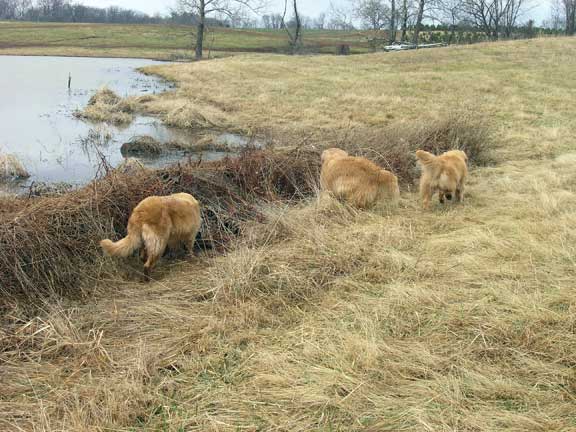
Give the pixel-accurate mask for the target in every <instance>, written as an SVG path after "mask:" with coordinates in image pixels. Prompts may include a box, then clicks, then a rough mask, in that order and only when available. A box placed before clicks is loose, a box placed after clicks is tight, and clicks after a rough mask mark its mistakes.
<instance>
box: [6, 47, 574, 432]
mask: <svg viewBox="0 0 576 432" xmlns="http://www.w3.org/2000/svg"><path fill="white" fill-rule="evenodd" d="M575 67H576V40H574V39H554V40H546V41H542V40H536V41H524V42H510V43H498V44H490V45H478V46H474V47H462V48H449V49H443V50H436V51H426V52H407V53H398V54H387V55H386V54H375V55H363V56H357V57H355V58H353V59H352V58H336V57H334V58H332V57H314V58H309V57H307V58H292V57H290V58H288V57H282V56H273V57H266V56H260V55H252V56H242V57H234V58H227V59H221V60H216V61H213V62H203V63H196V64H185V65H175V66H165V67H161V68H156V69H153V71H154V72H155V73H159V74H162V75H164V76H166V77H168V78H171V79H174V80H177V81H178V83H179V88H178V90H177V91H176V92H175V93H173V94H168V95H164V96H161V97H157V98H155V99H154V100H152V101H151V102H147V103H146V104H145V105H144V106H143V107H142V108H143V109H145V110H148V111H151V112H155V113H157V114H158V115H160V116H162V117H163V118H164V119H165V121H166V122H168V123H171V124H179V125H186V126H189V127H198V126H199V125H198V122H197V121H196V119H197V118H198V116H197V114H198V113H202V115H204V116H205V117H207V118H209V119H210V121H212V122H214V123H216V124H220V125H222V126H225V127H227V128H230V129H238V130H245V131H253V132H258V133H259V134H261V135H262V136H266V137H267V138H269V139H271V140H273V141H275V142H276V143H277V144H278V145H289V144H291V145H292V146H300V147H301V148H306V147H309V148H314V147H316V148H318V147H320V146H326V145H345V146H347V147H348V148H356V149H357V152H358V153H362V152H366V149H367V148H368V147H367V145H366V143H369V144H372V143H374V142H375V141H377V140H380V139H385V138H386V137H387V136H388V137H389V136H391V135H385V134H383V130H387V131H394V130H396V131H402V130H403V129H404V128H407V127H411V128H416V129H417V127H418V124H422V125H423V126H425V125H426V124H429V123H430V122H433V121H438V120H441V119H446V118H453V116H454V115H456V116H458V115H466V116H468V115H472V116H475V115H476V116H477V117H478V118H480V119H482V122H483V123H484V124H487V125H488V126H489V127H490V128H491V129H492V131H493V136H492V138H491V140H490V142H488V141H487V142H486V146H488V147H490V148H494V151H493V156H494V163H493V164H491V165H490V166H484V167H474V168H473V170H472V171H471V176H470V180H469V186H468V195H467V198H466V201H465V202H464V203H463V204H462V205H452V206H447V207H440V206H435V207H434V208H433V209H432V210H431V211H423V210H422V209H421V208H420V205H419V202H418V197H417V195H416V194H415V193H414V192H413V188H412V187H411V185H410V184H405V185H403V191H402V200H401V205H400V208H399V209H397V210H394V211H390V212H387V213H374V212H357V211H354V210H353V209H349V208H346V207H344V206H342V205H341V204H339V203H336V202H334V201H330V200H328V201H326V200H322V201H321V202H319V201H318V200H316V199H315V198H312V199H310V200H309V201H301V202H298V203H292V204H291V205H290V204H287V203H277V202H276V203H274V202H272V203H269V204H267V205H263V207H262V211H263V212H264V213H265V214H266V215H267V218H266V220H265V221H263V222H258V223H256V222H254V223H253V224H251V225H250V226H249V227H247V228H246V231H245V235H244V237H242V238H240V239H238V241H237V242H236V243H235V244H234V245H232V247H231V248H230V249H229V251H228V252H227V254H225V255H216V256H214V255H209V254H203V255H200V256H199V257H197V258H195V259H192V260H190V261H189V262H175V261H172V262H164V263H163V264H162V266H161V268H160V269H159V270H158V273H157V274H156V278H157V281H155V282H153V283H150V284H148V285H145V284H141V283H136V282H131V281H129V280H126V278H125V277H124V275H121V274H118V275H116V276H113V277H111V278H109V279H108V280H105V281H97V282H98V283H99V288H98V290H97V291H96V294H95V295H94V297H92V298H89V299H88V300H87V301H85V302H83V303H75V302H67V301H62V302H59V303H51V304H48V305H46V306H45V307H44V308H43V309H44V312H43V313H42V315H40V316H39V317H36V318H33V319H31V318H30V317H27V316H26V314H25V313H24V312H23V309H24V308H23V306H22V305H19V304H14V305H13V308H12V310H10V311H9V312H8V313H7V314H6V317H5V319H4V326H3V328H2V330H1V333H0V348H1V349H0V361H1V362H2V367H1V369H0V376H1V378H2V383H3V385H2V386H1V387H0V410H1V411H2V413H3V416H2V417H0V428H3V429H5V430H45V431H56V430H74V431H93V430H102V431H104V430H114V431H134V430H162V431H182V430H187V431H188V430H197V431H207V430H211V431H228V430H229V431H237V430H248V431H272V430H275V431H309V430H318V431H350V430H358V431H494V432H495V431H558V432H559V431H571V430H575V429H576V414H575V413H576V410H575V409H574V407H575V403H576V377H575V374H574V367H575V366H576V351H575V350H574V346H575V344H576V300H575V297H574V279H575V276H576V249H575V247H574V244H575V242H576V228H575V227H576V174H575V170H574V163H576V152H575V149H576V121H575V115H574V114H575V113H576V97H575V96H576V94H575V93H576V86H575V84H576V83H575V82H574V80H575V79H576V78H575V77H574V74H573V70H574V68H575ZM451 116H452V117H451ZM398 133H399V134H400V132H398ZM471 133H474V131H471ZM416 136H421V135H416ZM415 144H416V145H420V144H421V145H425V144H426V143H425V142H421V143H418V142H416V143H415ZM372 156H373V157H376V156H377V155H372ZM407 163H410V164H414V161H408V162H407Z"/></svg>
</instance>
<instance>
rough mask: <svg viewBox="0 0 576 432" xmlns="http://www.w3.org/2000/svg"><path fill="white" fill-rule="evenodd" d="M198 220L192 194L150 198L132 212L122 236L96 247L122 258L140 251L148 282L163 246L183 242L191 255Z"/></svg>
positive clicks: (170, 246) (176, 245)
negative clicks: (124, 234) (126, 233)
mask: <svg viewBox="0 0 576 432" xmlns="http://www.w3.org/2000/svg"><path fill="white" fill-rule="evenodd" d="M200 221H201V219H200V205H199V204H198V201H196V199H194V197H193V196H192V195H190V194H187V193H177V194H173V195H168V196H151V197H148V198H145V199H144V200H142V201H141V202H140V203H139V204H138V205H137V206H136V207H135V208H134V210H133V211H132V214H131V215H130V218H129V219H128V235H127V236H126V237H124V238H123V239H122V240H120V241H117V242H115V243H114V242H112V241H111V240H102V241H101V242H100V246H101V247H102V249H103V250H104V252H106V253H107V254H108V255H111V256H119V257H124V258H126V257H128V256H130V255H131V254H132V253H133V252H134V251H136V250H140V257H141V258H142V260H143V261H145V263H144V277H145V278H146V280H149V279H150V271H151V270H152V268H153V267H154V265H155V264H156V262H157V261H158V259H159V258H160V257H161V256H162V255H163V254H164V251H165V250H166V247H169V248H170V249H175V248H177V247H178V246H180V245H181V243H184V244H185V245H186V247H187V249H188V252H189V253H190V254H192V251H193V246H194V240H195V239H196V234H197V233H198V231H199V230H200V223H201V222H200Z"/></svg>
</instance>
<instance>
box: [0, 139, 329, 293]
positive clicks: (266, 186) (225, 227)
mask: <svg viewBox="0 0 576 432" xmlns="http://www.w3.org/2000/svg"><path fill="white" fill-rule="evenodd" d="M262 153H263V152H262V151H260V150H251V149H248V150H246V151H245V152H243V154H242V155H241V156H240V157H239V158H238V159H231V158H227V159H224V160H222V161H218V162H213V163H201V164H198V163H193V162H190V163H187V164H180V165H178V166H174V167H171V168H167V169H163V170H159V171H148V170H141V171H140V172H138V171H136V172H134V171H132V172H130V173H128V174H123V173H122V172H118V171H115V170H112V171H110V172H109V173H108V175H106V176H105V177H104V178H102V179H100V180H97V181H94V182H93V183H91V184H90V185H88V186H86V187H85V188H83V189H80V190H77V191H73V192H71V193H69V194H66V195H63V196H59V197H40V198H37V199H18V200H16V201H17V202H18V203H19V204H16V205H14V206H12V211H10V212H2V213H0V250H1V251H2V254H0V287H1V290H2V291H3V294H4V298H8V297H10V296H25V297H28V298H29V299H31V300H34V299H37V298H39V297H44V296H46V295H49V294H51V293H56V294H57V295H64V296H75V295H81V294H82V289H83V287H84V286H85V284H84V282H86V281H87V280H92V279H94V278H99V277H101V276H102V275H104V274H106V273H107V272H108V271H109V270H107V269H109V268H110V266H102V263H103V258H102V253H101V251H100V248H99V247H98V242H99V241H100V240H101V239H102V238H119V237H121V236H124V235H125V234H126V232H125V230H126V223H127V221H128V217H129V215H130V212H131V210H132V208H134V206H135V205H136V204H137V203H138V202H140V201H141V200H142V199H144V198H145V197H147V196H150V195H167V194H171V193H176V192H188V193H191V194H192V195H194V196H195V197H196V198H197V199H198V200H199V201H200V203H201V204H202V210H203V227H202V232H201V239H199V241H198V244H199V246H200V247H210V248H219V247H222V246H223V245H225V244H226V243H227V242H228V241H229V240H230V239H231V238H233V237H235V236H237V235H238V234H239V233H240V232H241V228H242V222H243V221H247V220H254V219H258V218H259V217H260V213H259V210H258V205H257V203H258V202H259V200H261V199H265V198H266V199H274V198H275V197H282V196H293V195H294V194H295V192H296V191H298V192H299V193H301V194H303V195H304V194H310V193H311V192H312V190H313V185H312V184H311V179H309V178H307V177H306V176H305V175H303V173H306V172H310V173H312V172H314V170H315V166H317V164H318V161H317V158H316V157H308V158H303V157H301V155H299V154H296V153H292V152H287V153H286V152H283V153H278V154H266V155H265V156H264V155H262ZM308 163H309V164H310V166H309V167H306V164H308Z"/></svg>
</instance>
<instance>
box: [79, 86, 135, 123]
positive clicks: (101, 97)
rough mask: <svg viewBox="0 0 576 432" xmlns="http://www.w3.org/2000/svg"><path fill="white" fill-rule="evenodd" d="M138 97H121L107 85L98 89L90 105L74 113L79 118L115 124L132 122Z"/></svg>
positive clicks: (89, 102)
mask: <svg viewBox="0 0 576 432" xmlns="http://www.w3.org/2000/svg"><path fill="white" fill-rule="evenodd" d="M137 103H138V102H137V98H130V97H129V98H125V99H122V98H120V97H119V96H118V95H117V94H116V93H114V92H113V91H112V90H110V89H109V88H107V87H103V88H101V89H100V90H98V91H97V92H96V93H95V94H94V95H93V96H92V97H91V98H90V100H89V101H88V105H87V106H86V107H85V108H84V109H82V110H78V111H76V112H75V113H74V115H75V116H76V117H78V118H82V119H86V120H91V121H96V122H109V123H114V124H126V123H131V122H132V120H133V118H134V115H133V114H134V112H135V111H136V105H137Z"/></svg>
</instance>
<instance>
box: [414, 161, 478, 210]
mask: <svg viewBox="0 0 576 432" xmlns="http://www.w3.org/2000/svg"><path fill="white" fill-rule="evenodd" d="M416 158H417V159H418V162H419V163H420V166H421V167H422V175H421V176H420V196H421V198H422V205H423V207H424V208H425V209H429V208H430V200H431V199H432V196H433V195H434V194H435V193H436V192H438V196H439V199H440V203H442V204H444V202H445V201H444V200H445V199H448V200H452V197H453V196H454V197H455V199H456V201H459V202H460V201H462V200H463V199H464V182H465V181H466V176H467V175H468V167H467V162H468V157H467V156H466V153H464V152H463V151H462V150H450V151H447V152H446V153H443V154H441V155H439V156H435V155H433V154H432V153H428V152H427V151H424V150H418V151H416Z"/></svg>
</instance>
